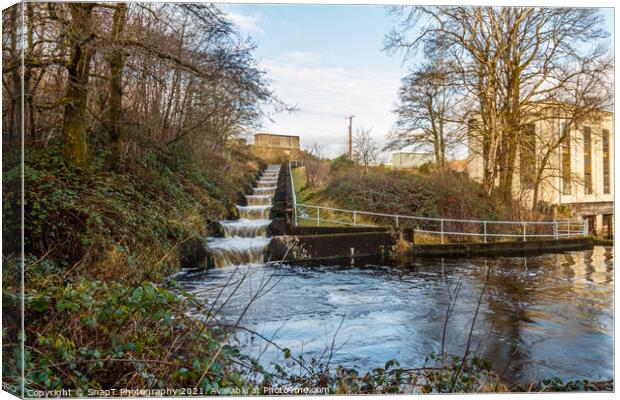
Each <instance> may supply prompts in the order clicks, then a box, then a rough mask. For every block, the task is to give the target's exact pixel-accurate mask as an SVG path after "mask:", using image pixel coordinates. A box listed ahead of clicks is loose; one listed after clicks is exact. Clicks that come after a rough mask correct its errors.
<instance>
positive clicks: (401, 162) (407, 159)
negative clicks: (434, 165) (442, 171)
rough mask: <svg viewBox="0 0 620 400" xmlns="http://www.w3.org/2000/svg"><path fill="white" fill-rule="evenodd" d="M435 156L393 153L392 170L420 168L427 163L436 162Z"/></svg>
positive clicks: (430, 154)
mask: <svg viewBox="0 0 620 400" xmlns="http://www.w3.org/2000/svg"><path fill="white" fill-rule="evenodd" d="M434 161H435V156H434V155H433V154H432V153H405V152H397V153H392V168H394V169H407V168H419V167H420V166H422V165H423V164H426V163H427V162H434Z"/></svg>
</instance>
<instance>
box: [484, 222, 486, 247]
mask: <svg viewBox="0 0 620 400" xmlns="http://www.w3.org/2000/svg"><path fill="white" fill-rule="evenodd" d="M486 242H487V221H484V243H486Z"/></svg>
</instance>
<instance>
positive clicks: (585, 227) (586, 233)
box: [583, 218, 589, 236]
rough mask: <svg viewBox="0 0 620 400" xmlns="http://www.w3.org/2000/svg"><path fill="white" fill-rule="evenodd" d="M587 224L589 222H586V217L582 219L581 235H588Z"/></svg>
mask: <svg viewBox="0 0 620 400" xmlns="http://www.w3.org/2000/svg"><path fill="white" fill-rule="evenodd" d="M588 224H589V223H588V219H587V218H586V219H584V220H583V236H588V233H589V232H588V231H589V229H588V228H589V226H588Z"/></svg>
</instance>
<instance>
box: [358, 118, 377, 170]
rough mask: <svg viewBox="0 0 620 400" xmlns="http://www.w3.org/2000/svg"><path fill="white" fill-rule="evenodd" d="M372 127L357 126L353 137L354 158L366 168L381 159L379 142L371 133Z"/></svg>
mask: <svg viewBox="0 0 620 400" xmlns="http://www.w3.org/2000/svg"><path fill="white" fill-rule="evenodd" d="M371 132H372V129H366V128H357V129H356V130H355V136H354V137H353V159H354V160H355V162H357V163H359V164H361V165H363V166H364V167H365V168H366V169H368V166H369V165H371V164H374V163H376V162H377V160H378V159H379V152H380V151H379V144H378V143H377V141H376V140H375V139H373V137H372V136H370V133H371Z"/></svg>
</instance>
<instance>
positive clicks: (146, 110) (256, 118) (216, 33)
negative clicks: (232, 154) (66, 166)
mask: <svg viewBox="0 0 620 400" xmlns="http://www.w3.org/2000/svg"><path fill="white" fill-rule="evenodd" d="M20 16H21V13H20V12H19V8H18V7H16V8H13V9H11V11H10V12H6V13H3V22H4V23H5V27H6V28H5V29H4V30H3V61H4V63H3V71H2V72H3V94H4V95H5V97H4V98H6V99H8V100H9V101H7V102H3V111H4V112H3V116H5V115H6V117H5V118H6V119H5V123H6V126H7V128H8V129H7V130H6V131H4V132H3V134H4V135H5V136H6V139H7V140H6V141H5V142H7V143H8V144H9V145H11V144H14V143H16V141H15V138H16V136H17V135H16V128H17V125H18V124H17V117H18V111H19V110H18V107H17V106H18V104H20V103H21V100H20V97H19V96H21V92H22V90H21V89H22V82H23V86H24V92H25V94H26V96H25V98H24V103H25V110H24V112H25V121H26V130H27V132H29V139H30V140H29V144H30V143H32V144H33V145H40V146H48V145H49V144H50V143H57V142H60V141H61V142H63V143H64V152H63V153H64V155H65V158H66V160H67V161H68V162H70V163H72V164H76V165H85V164H88V163H89V162H90V160H89V157H88V153H89V149H88V146H89V144H88V143H96V144H97V145H98V146H100V145H104V146H106V150H107V151H108V152H109V153H110V156H111V157H110V161H111V162H110V163H109V164H110V166H112V167H122V166H123V165H124V161H125V156H126V155H133V156H138V155H139V154H140V149H141V148H142V147H143V146H141V145H140V143H143V142H145V141H146V142H151V143H156V144H158V145H161V146H166V145H174V144H179V143H181V142H184V143H186V144H190V145H191V146H192V147H194V148H196V149H200V150H201V152H203V153H204V154H207V153H209V152H213V151H218V152H220V151H225V146H224V145H225V143H226V140H227V139H228V138H229V137H230V136H231V135H233V134H235V133H237V132H239V131H243V130H246V129H251V128H255V127H256V126H257V125H258V124H259V123H260V120H261V117H262V116H263V115H266V114H265V112H264V111H263V110H264V109H267V108H269V109H270V108H274V109H275V110H276V111H280V110H287V109H288V108H287V106H286V105H285V104H284V103H282V102H281V101H280V100H279V99H277V98H276V97H275V96H274V95H273V94H272V92H271V91H270V89H269V88H268V85H267V81H266V79H265V73H264V72H263V71H261V70H260V69H259V68H258V65H257V63H256V61H255V60H254V59H253V56H252V52H253V50H254V47H255V46H254V44H253V43H252V42H251V41H250V40H249V39H248V38H245V37H242V36H241V34H240V33H239V32H238V31H237V29H236V28H235V26H234V24H233V23H232V22H231V21H230V20H229V19H228V17H227V16H226V14H225V13H223V12H222V11H221V10H220V9H219V8H218V7H217V6H215V5H211V4H152V3H115V4H111V3H88V4H73V3H27V4H25V5H24V18H23V25H24V29H23V30H24V60H23V64H24V70H23V79H22V74H21V72H22V71H21V70H20V68H21V64H22V63H21V57H20V54H21V49H20V43H19V39H20V38H19V37H18V33H19V32H20V31H21V30H22V29H21V27H20V24H21V23H22V19H21V18H20ZM266 106H267V107H266ZM89 135H98V136H97V140H93V141H87V138H88V136H89ZM55 138H57V139H60V140H53V139H55Z"/></svg>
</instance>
